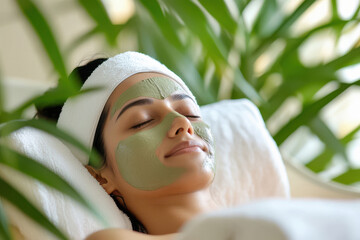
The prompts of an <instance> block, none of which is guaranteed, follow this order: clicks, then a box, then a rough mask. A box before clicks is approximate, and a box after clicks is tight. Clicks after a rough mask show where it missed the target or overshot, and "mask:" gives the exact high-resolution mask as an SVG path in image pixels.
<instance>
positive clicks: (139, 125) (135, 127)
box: [131, 119, 154, 129]
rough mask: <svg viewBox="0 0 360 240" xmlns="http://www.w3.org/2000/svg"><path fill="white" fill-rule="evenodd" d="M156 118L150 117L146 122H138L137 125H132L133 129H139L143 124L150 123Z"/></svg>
mask: <svg viewBox="0 0 360 240" xmlns="http://www.w3.org/2000/svg"><path fill="white" fill-rule="evenodd" d="M153 120H154V119H149V120H147V121H145V122H142V123H139V124H136V125H135V126H132V127H131V129H138V128H141V127H142V126H144V125H146V124H148V123H150V122H151V121H153Z"/></svg>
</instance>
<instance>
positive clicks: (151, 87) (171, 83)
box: [107, 73, 186, 115]
mask: <svg viewBox="0 0 360 240" xmlns="http://www.w3.org/2000/svg"><path fill="white" fill-rule="evenodd" d="M175 92H176V93H178V92H182V93H186V91H185V90H184V89H183V87H182V86H181V85H180V84H179V83H177V82H176V81H175V80H173V79H171V78H169V77H167V76H165V75H163V74H158V73H140V74H136V75H133V76H131V77H129V78H128V79H126V80H125V81H124V82H122V83H121V84H119V86H117V87H116V89H115V90H114V92H113V93H112V94H111V96H110V97H109V100H108V102H107V106H109V107H110V109H111V110H113V111H111V112H112V113H111V115H112V114H113V113H114V111H115V110H118V109H119V108H121V107H122V106H123V105H124V104H125V103H126V102H128V101H129V100H132V99H135V98H139V97H150V98H157V99H164V98H166V97H168V96H169V95H171V94H172V93H175Z"/></svg>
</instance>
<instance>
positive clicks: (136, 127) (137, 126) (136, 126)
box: [131, 115, 200, 129]
mask: <svg viewBox="0 0 360 240" xmlns="http://www.w3.org/2000/svg"><path fill="white" fill-rule="evenodd" d="M185 117H187V118H200V116H196V115H186V116H185ZM152 120H154V119H149V120H147V121H145V122H142V123H139V124H136V125H135V126H132V127H131V129H138V128H141V127H142V126H144V125H145V124H147V123H150V122H151V121H152Z"/></svg>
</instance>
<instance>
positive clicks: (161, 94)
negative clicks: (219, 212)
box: [111, 78, 215, 191]
mask: <svg viewBox="0 0 360 240" xmlns="http://www.w3.org/2000/svg"><path fill="white" fill-rule="evenodd" d="M179 90H180V91H181V92H182V93H186V92H185V91H184V90H183V89H182V88H181V86H180V85H179V84H178V83H176V82H175V81H173V80H171V79H167V78H150V79H146V80H143V81H141V82H139V83H137V84H135V85H133V86H132V87H130V88H129V89H128V90H126V91H125V92H124V93H123V94H122V95H121V96H120V97H119V99H118V100H117V101H116V103H115V104H114V107H113V108H112V110H111V111H112V115H113V114H114V113H115V112H116V110H118V109H119V108H121V107H122V106H123V105H124V104H125V103H126V102H127V101H129V100H130V99H134V98H137V97H140V96H145V97H152V98H157V99H165V98H166V97H168V96H170V95H171V94H172V93H174V92H175V91H176V92H178V91H179ZM177 117H184V116H183V115H181V114H179V113H177V112H175V111H174V112H170V113H168V114H167V115H166V116H165V117H164V119H163V120H162V121H161V123H159V124H157V125H156V126H154V127H152V128H150V129H145V130H141V131H139V132H137V133H135V134H134V135H131V136H129V137H127V138H126V139H124V140H121V141H120V142H119V143H118V146H117V148H116V150H115V156H116V162H117V165H118V168H119V171H120V173H121V175H122V177H123V178H124V179H125V181H126V182H127V183H129V184H130V185H131V186H133V187H135V188H137V189H140V190H145V191H152V190H157V189H160V188H162V187H165V186H168V185H170V184H172V183H174V182H175V181H176V180H177V179H179V178H180V177H181V175H182V174H183V173H184V172H185V169H183V168H178V167H168V166H165V165H164V164H163V163H162V162H161V161H160V160H159V158H158V157H157V155H156V149H157V148H158V147H159V146H160V144H161V143H162V141H163V140H164V138H165V137H166V134H167V132H168V131H169V129H170V128H171V126H172V123H173V121H174V119H175V118H177ZM192 125H193V128H194V131H195V133H196V134H197V135H198V136H199V137H200V138H202V139H203V140H204V141H205V142H206V143H208V147H209V154H208V156H206V159H204V161H203V165H204V166H203V167H204V168H208V169H210V170H211V171H213V172H214V171H215V169H214V168H215V166H214V165H215V163H214V151H213V140H212V136H211V133H210V129H209V127H208V126H207V125H206V124H205V123H204V122H202V121H198V122H193V123H192Z"/></svg>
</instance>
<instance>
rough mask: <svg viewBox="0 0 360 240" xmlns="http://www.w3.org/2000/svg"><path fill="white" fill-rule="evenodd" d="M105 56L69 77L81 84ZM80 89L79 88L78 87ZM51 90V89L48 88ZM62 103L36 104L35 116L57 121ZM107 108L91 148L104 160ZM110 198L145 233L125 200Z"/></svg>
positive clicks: (135, 228)
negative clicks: (43, 105) (44, 105)
mask: <svg viewBox="0 0 360 240" xmlns="http://www.w3.org/2000/svg"><path fill="white" fill-rule="evenodd" d="M106 60H107V58H98V59H95V60H92V61H90V62H88V63H87V64H85V65H83V66H79V67H76V68H75V69H74V70H73V71H72V72H71V73H70V75H69V79H70V80H72V79H74V80H76V79H77V80H79V81H80V82H81V84H83V83H84V82H85V81H86V79H88V77H89V76H90V75H91V73H92V72H93V71H94V70H95V69H96V68H97V67H98V66H99V65H100V64H101V63H103V62H105V61H106ZM79 90H80V89H79ZM49 91H51V89H50V90H49ZM63 105H64V104H63V103H62V104H60V105H50V106H46V107H42V106H37V105H35V108H36V111H37V113H36V116H37V117H39V118H43V119H47V120H51V121H55V122H57V121H58V119H59V115H60V113H61V109H62V107H63ZM108 112H109V108H108V107H107V106H105V107H104V109H103V111H102V113H101V116H100V119H99V122H98V125H97V128H96V132H95V137H94V142H93V149H95V150H96V151H97V152H98V153H99V154H100V155H101V156H103V159H104V161H106V153H105V149H104V140H103V134H102V132H103V130H104V125H105V120H106V116H107V115H108ZM110 196H111V197H112V199H113V200H114V201H115V203H116V206H117V207H118V208H119V209H120V210H121V211H122V212H124V213H125V214H126V215H127V216H128V217H129V219H130V221H131V225H132V228H133V230H134V231H137V232H143V233H147V230H146V228H145V227H144V225H143V224H142V223H141V222H140V221H139V220H138V219H137V218H136V217H135V216H134V215H133V214H132V213H131V212H130V211H129V210H128V209H127V207H126V205H125V201H124V200H123V199H122V201H123V204H121V203H120V202H119V200H118V199H117V198H118V197H119V196H116V195H112V194H110Z"/></svg>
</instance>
